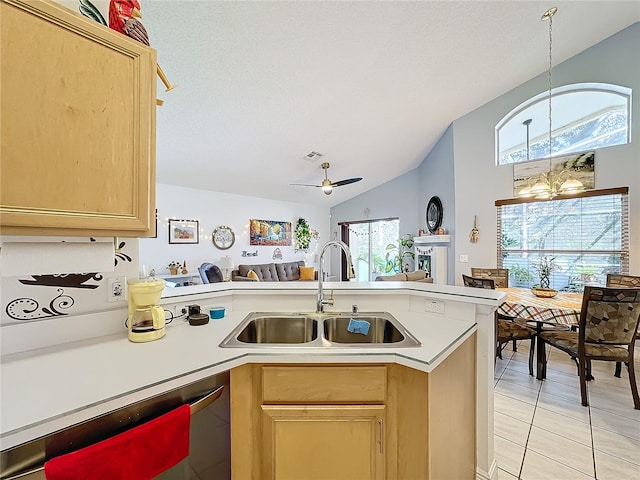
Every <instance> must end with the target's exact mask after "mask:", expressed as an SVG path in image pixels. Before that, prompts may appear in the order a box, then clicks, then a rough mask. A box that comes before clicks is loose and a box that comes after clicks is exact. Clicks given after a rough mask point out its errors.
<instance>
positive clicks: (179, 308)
mask: <svg viewBox="0 0 640 480" xmlns="http://www.w3.org/2000/svg"><path fill="white" fill-rule="evenodd" d="M165 309H166V310H167V311H169V312H171V314H172V315H173V317H174V318H176V317H180V316H182V315H184V316H185V317H186V316H187V313H188V307H187V304H185V303H176V304H174V305H167V306H166V307H165Z"/></svg>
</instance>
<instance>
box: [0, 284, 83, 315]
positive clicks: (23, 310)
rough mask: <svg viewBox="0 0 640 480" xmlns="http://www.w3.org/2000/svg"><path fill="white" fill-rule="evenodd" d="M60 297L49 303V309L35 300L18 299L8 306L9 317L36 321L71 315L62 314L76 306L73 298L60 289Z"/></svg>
mask: <svg viewBox="0 0 640 480" xmlns="http://www.w3.org/2000/svg"><path fill="white" fill-rule="evenodd" d="M57 291H58V293H59V295H58V296H57V297H55V298H53V299H52V300H51V302H49V306H48V307H42V308H41V309H40V311H38V308H40V305H39V304H38V302H37V301H35V300H34V299H33V298H17V299H15V300H13V301H12V302H11V303H9V304H8V305H7V309H6V312H7V315H8V316H9V317H10V318H13V319H14V320H36V319H40V318H50V317H59V316H62V315H69V314H68V313H64V312H61V311H60V310H66V309H67V308H71V307H72V306H73V304H74V300H73V298H71V297H70V296H69V295H65V294H64V290H63V289H62V288H58V290H57Z"/></svg>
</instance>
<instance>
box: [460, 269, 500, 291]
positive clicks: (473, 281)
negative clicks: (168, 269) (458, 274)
mask: <svg viewBox="0 0 640 480" xmlns="http://www.w3.org/2000/svg"><path fill="white" fill-rule="evenodd" d="M462 283H464V286H465V287H473V288H487V289H491V290H494V289H495V288H496V284H495V282H494V280H493V279H492V278H476V277H470V276H469V275H465V274H464V273H463V274H462Z"/></svg>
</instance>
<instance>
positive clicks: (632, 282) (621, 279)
mask: <svg viewBox="0 0 640 480" xmlns="http://www.w3.org/2000/svg"><path fill="white" fill-rule="evenodd" d="M607 287H630V288H640V277H634V276H632V275H620V274H618V273H608V274H607Z"/></svg>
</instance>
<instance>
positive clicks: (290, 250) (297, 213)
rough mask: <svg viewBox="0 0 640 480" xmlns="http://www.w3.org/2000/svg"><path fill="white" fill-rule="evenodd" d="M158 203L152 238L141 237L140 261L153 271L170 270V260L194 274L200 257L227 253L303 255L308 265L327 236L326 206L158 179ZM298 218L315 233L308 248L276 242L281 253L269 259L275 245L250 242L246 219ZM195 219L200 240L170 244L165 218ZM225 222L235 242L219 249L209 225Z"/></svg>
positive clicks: (263, 257) (245, 260)
mask: <svg viewBox="0 0 640 480" xmlns="http://www.w3.org/2000/svg"><path fill="white" fill-rule="evenodd" d="M156 206H157V208H158V231H157V238H141V239H140V265H147V266H149V268H153V269H155V271H156V274H169V271H168V270H167V268H166V267H167V265H168V264H169V262H170V261H172V260H177V261H180V262H183V261H186V262H187V269H188V270H189V272H190V273H197V269H198V266H199V265H200V264H202V263H204V262H210V263H213V264H217V265H219V262H220V258H221V257H223V256H225V255H229V256H230V257H232V259H233V264H234V266H237V265H238V264H258V263H269V262H273V261H277V262H280V261H284V262H287V261H293V260H305V261H306V263H307V264H308V265H313V262H314V250H315V249H316V248H317V244H318V243H320V246H322V243H324V242H326V241H327V240H328V239H329V208H328V207H317V206H313V205H304V204H298V203H290V202H280V201H276V200H266V199H263V198H256V197H250V196H245V195H233V194H227V193H220V192H212V191H208V190H198V189H195V188H186V187H180V186H176V185H165V184H158V185H157V191H156ZM299 217H303V218H305V219H306V220H307V222H308V223H309V226H310V227H311V228H312V229H314V230H317V231H318V232H319V234H320V236H319V240H318V242H315V241H312V242H311V248H310V251H309V252H307V253H305V252H295V251H294V246H293V245H292V246H288V247H287V246H282V247H277V248H279V249H280V250H281V252H282V256H283V258H282V259H281V260H280V259H278V260H273V258H272V257H273V253H274V250H275V249H276V247H267V246H253V245H249V220H250V219H252V218H255V219H261V220H277V221H285V222H291V224H292V230H293V228H295V223H296V222H297V220H298V218H299ZM170 218H177V219H186V220H198V222H199V226H200V239H199V243H197V244H169V229H168V225H167V224H168V219H170ZM220 225H226V226H229V227H231V229H232V230H233V231H234V233H235V236H236V241H235V243H234V245H233V246H232V247H231V248H229V249H228V250H219V249H218V248H216V247H215V246H214V245H213V242H212V240H211V233H212V232H213V229H214V228H216V227H218V226H220ZM243 250H244V251H247V252H255V251H256V250H257V251H258V256H257V257H242V252H243Z"/></svg>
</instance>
